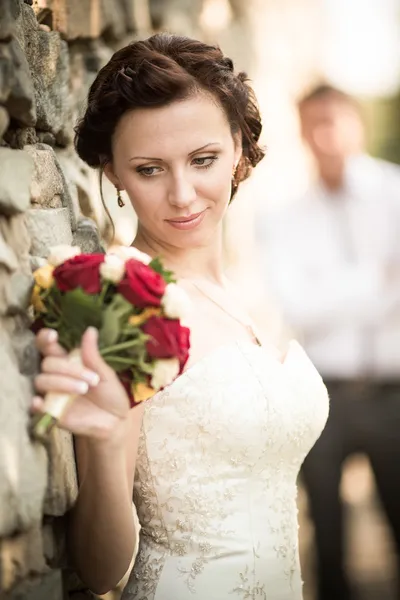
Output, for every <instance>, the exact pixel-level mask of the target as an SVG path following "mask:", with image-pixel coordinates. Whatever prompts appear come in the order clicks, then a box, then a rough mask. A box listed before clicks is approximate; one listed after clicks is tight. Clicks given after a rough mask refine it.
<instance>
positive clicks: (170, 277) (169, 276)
mask: <svg viewBox="0 0 400 600" xmlns="http://www.w3.org/2000/svg"><path fill="white" fill-rule="evenodd" d="M149 267H150V268H151V269H153V271H156V273H159V274H160V275H161V277H162V278H163V279H164V280H165V281H166V283H176V278H175V275H174V273H173V271H167V269H164V266H163V264H162V262H161V259H160V258H159V257H156V258H153V260H152V261H151V262H150V263H149Z"/></svg>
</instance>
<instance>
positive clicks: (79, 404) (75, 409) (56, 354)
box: [32, 328, 130, 441]
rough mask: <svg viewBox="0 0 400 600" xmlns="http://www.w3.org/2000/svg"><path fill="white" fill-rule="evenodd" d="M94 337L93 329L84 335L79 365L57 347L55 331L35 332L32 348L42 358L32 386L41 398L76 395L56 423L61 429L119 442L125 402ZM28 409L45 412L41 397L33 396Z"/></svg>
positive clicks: (95, 336)
mask: <svg viewBox="0 0 400 600" xmlns="http://www.w3.org/2000/svg"><path fill="white" fill-rule="evenodd" d="M97 337H98V332H97V330H96V329H94V328H89V329H88V330H87V331H86V332H85V334H84V336H83V338H82V344H81V358H82V363H83V365H79V364H77V363H74V362H73V361H72V360H70V359H69V358H68V355H67V352H66V351H65V350H64V349H63V348H62V347H61V346H60V345H59V344H58V342H57V332H56V331H54V330H52V329H42V330H41V331H39V333H38V334H37V336H36V345H37V347H38V349H39V351H40V353H41V354H42V356H43V357H44V358H43V361H42V369H41V373H40V374H39V375H37V377H36V378H35V387H36V390H37V391H38V392H39V394H42V395H43V396H45V395H46V394H47V392H61V393H67V394H72V395H76V397H75V398H74V400H72V401H71V402H70V403H69V404H68V406H67V408H66V409H65V411H64V413H63V415H62V417H61V418H60V419H59V421H58V425H59V426H60V427H62V428H63V429H67V430H68V431H70V432H71V433H73V434H75V435H80V436H84V437H87V438H90V439H92V440H93V441H95V440H114V439H122V438H121V436H123V435H124V433H125V432H126V427H127V417H128V414H129V408H130V404H129V399H128V396H127V394H126V392H125V390H124V388H123V386H122V384H121V383H120V381H119V380H118V377H117V375H116V373H115V372H114V371H113V369H111V367H109V366H108V365H107V364H106V363H105V362H104V360H103V359H102V357H101V356H100V353H99V350H98V346H97ZM32 408H33V410H34V411H35V412H45V406H44V400H43V398H42V397H40V396H35V397H34V398H33V402H32Z"/></svg>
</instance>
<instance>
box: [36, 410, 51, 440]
mask: <svg viewBox="0 0 400 600" xmlns="http://www.w3.org/2000/svg"><path fill="white" fill-rule="evenodd" d="M55 424H56V419H55V418H54V417H52V416H51V415H49V414H44V415H40V417H39V416H38V418H37V419H35V418H34V420H33V425H32V428H31V430H32V433H33V436H34V437H35V438H37V439H39V440H46V439H47V437H48V434H49V433H50V431H51V430H52V428H53V426H54V425H55Z"/></svg>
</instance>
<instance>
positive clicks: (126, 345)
mask: <svg viewBox="0 0 400 600" xmlns="http://www.w3.org/2000/svg"><path fill="white" fill-rule="evenodd" d="M142 343H143V342H142V340H140V339H139V340H129V341H128V342H122V343H121V344H114V346H108V347H106V348H102V349H101V350H100V354H101V356H105V355H106V354H112V353H113V352H118V351H119V350H126V349H128V348H134V347H135V346H139V345H140V344H142Z"/></svg>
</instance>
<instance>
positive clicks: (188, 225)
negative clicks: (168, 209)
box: [166, 210, 206, 230]
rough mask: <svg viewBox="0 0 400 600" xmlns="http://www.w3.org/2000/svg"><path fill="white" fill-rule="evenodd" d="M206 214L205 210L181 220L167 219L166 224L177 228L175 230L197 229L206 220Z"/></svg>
mask: <svg viewBox="0 0 400 600" xmlns="http://www.w3.org/2000/svg"><path fill="white" fill-rule="evenodd" d="M205 214H206V210H203V211H202V212H199V213H196V214H194V215H190V216H189V217H180V218H179V219H166V222H167V223H169V225H172V227H175V229H183V230H188V229H194V228H195V227H197V226H198V225H200V223H201V222H202V220H203V219H204V216H205Z"/></svg>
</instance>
